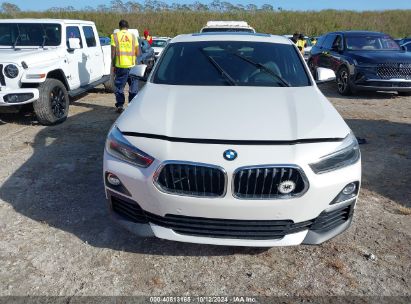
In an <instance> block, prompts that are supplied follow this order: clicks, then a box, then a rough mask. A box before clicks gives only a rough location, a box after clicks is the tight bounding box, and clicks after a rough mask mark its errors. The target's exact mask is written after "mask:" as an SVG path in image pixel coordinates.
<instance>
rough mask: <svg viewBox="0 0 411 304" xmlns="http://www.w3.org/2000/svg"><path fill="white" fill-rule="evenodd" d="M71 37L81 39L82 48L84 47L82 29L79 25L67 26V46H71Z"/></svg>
mask: <svg viewBox="0 0 411 304" xmlns="http://www.w3.org/2000/svg"><path fill="white" fill-rule="evenodd" d="M69 38H78V39H80V48H83V41H82V40H81V35H80V30H79V28H78V26H68V27H67V28H66V39H67V41H66V43H67V47H69Z"/></svg>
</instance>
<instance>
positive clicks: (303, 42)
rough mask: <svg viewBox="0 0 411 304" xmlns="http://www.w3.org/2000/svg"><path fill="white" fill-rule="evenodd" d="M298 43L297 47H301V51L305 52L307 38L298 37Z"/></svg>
mask: <svg viewBox="0 0 411 304" xmlns="http://www.w3.org/2000/svg"><path fill="white" fill-rule="evenodd" d="M296 44H297V47H301V52H302V53H304V46H305V40H303V39H298V40H297V43H296Z"/></svg>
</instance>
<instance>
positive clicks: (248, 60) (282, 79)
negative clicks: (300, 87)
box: [230, 52, 291, 87]
mask: <svg viewBox="0 0 411 304" xmlns="http://www.w3.org/2000/svg"><path fill="white" fill-rule="evenodd" d="M230 53H231V54H233V55H234V56H237V57H238V58H241V59H243V60H244V61H246V62H248V63H250V64H252V65H253V66H255V67H257V68H259V69H260V70H262V71H264V72H266V73H267V74H270V75H271V76H273V77H274V78H276V79H277V80H279V81H280V83H282V84H283V85H284V86H285V87H290V86H291V85H290V83H289V82H288V81H287V80H285V79H284V78H283V77H281V76H280V75H278V74H277V73H276V72H274V71H273V70H271V69H269V68H267V67H266V66H265V65H263V64H261V63H258V62H254V61H252V60H251V59H248V58H247V57H245V56H243V55H240V54H238V53H236V52H230Z"/></svg>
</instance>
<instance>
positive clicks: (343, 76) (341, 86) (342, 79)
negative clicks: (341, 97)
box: [337, 69, 348, 93]
mask: <svg viewBox="0 0 411 304" xmlns="http://www.w3.org/2000/svg"><path fill="white" fill-rule="evenodd" d="M337 85H338V91H339V92H341V93H344V92H345V91H346V89H347V86H348V73H347V71H346V70H345V69H342V70H341V71H340V72H339V73H338V79H337Z"/></svg>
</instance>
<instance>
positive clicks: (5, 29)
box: [0, 23, 61, 46]
mask: <svg viewBox="0 0 411 304" xmlns="http://www.w3.org/2000/svg"><path fill="white" fill-rule="evenodd" d="M60 43H61V26H60V25H59V24H49V23H0V45H2V46H13V45H16V46H58V45H60Z"/></svg>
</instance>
